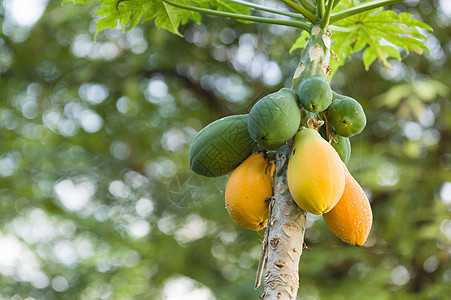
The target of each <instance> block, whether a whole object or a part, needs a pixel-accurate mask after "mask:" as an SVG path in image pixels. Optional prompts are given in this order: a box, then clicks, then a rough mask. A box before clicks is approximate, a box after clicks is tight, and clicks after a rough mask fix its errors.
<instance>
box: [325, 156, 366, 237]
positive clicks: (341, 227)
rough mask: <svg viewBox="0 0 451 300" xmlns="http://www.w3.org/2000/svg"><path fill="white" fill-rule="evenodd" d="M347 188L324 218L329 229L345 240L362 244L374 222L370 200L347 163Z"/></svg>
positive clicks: (344, 166)
mask: <svg viewBox="0 0 451 300" xmlns="http://www.w3.org/2000/svg"><path fill="white" fill-rule="evenodd" d="M343 168H344V170H345V189H344V192H343V195H342V196H341V198H340V200H339V201H338V203H337V205H335V207H334V208H333V209H332V210H331V211H330V212H328V213H325V214H323V219H324V221H325V222H326V224H327V226H328V227H329V229H330V230H331V231H332V232H333V233H334V234H335V235H336V236H338V237H339V238H341V239H342V240H343V241H344V242H346V243H348V244H351V245H357V246H362V245H363V243H364V242H365V241H366V239H367V237H368V235H369V233H370V230H371V224H372V223H373V213H372V212H371V206H370V202H369V201H368V198H367V197H366V195H365V192H364V191H363V189H362V187H361V186H360V184H359V183H358V182H357V181H356V180H355V179H354V177H352V175H351V173H349V171H348V169H347V168H346V165H345V164H344V163H343Z"/></svg>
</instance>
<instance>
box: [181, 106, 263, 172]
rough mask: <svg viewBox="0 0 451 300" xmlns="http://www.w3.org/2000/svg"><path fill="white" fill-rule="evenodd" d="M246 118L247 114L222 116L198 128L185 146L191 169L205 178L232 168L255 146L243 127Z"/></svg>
mask: <svg viewBox="0 0 451 300" xmlns="http://www.w3.org/2000/svg"><path fill="white" fill-rule="evenodd" d="M248 118H249V115H247V114H245V115H235V116H228V117H224V118H222V119H219V120H216V121H214V122H212V123H210V124H208V125H207V126H206V127H204V128H203V129H202V130H201V131H199V132H198V133H197V135H196V136H195V137H194V139H193V141H192V143H191V147H190V149H189V164H190V167H191V169H192V170H193V171H194V172H195V173H197V174H199V175H203V176H208V177H216V176H222V175H225V174H227V173H228V172H230V171H232V170H233V169H235V168H236V167H237V166H238V165H239V164H240V163H241V162H242V161H243V160H245V159H246V157H248V156H249V154H251V153H252V151H253V150H254V148H255V142H254V140H252V138H251V137H250V135H249V131H248V129H247V122H248Z"/></svg>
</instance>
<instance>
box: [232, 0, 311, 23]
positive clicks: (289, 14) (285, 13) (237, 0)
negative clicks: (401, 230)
mask: <svg viewBox="0 0 451 300" xmlns="http://www.w3.org/2000/svg"><path fill="white" fill-rule="evenodd" d="M227 1H229V2H232V3H236V4H241V5H244V6H247V7H252V8H255V9H258V10H261V11H266V12H270V13H273V14H278V15H282V16H287V17H292V18H295V19H303V17H302V16H301V15H299V14H296V13H292V12H289V11H279V10H277V9H274V8H270V7H267V6H263V5H259V4H255V3H252V2H247V1H242V0H227Z"/></svg>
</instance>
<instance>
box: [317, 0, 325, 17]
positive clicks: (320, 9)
mask: <svg viewBox="0 0 451 300" xmlns="http://www.w3.org/2000/svg"><path fill="white" fill-rule="evenodd" d="M324 1H325V0H318V1H317V6H316V8H317V11H318V16H319V17H320V18H322V17H323V16H324V11H325V4H324Z"/></svg>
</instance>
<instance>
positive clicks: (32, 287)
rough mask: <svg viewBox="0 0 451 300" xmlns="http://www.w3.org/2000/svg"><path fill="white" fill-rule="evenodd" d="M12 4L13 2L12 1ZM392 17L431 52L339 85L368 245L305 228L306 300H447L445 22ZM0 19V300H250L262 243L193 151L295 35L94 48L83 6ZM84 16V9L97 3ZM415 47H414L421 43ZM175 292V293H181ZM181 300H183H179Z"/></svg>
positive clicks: (231, 34) (441, 15) (450, 227)
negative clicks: (356, 107) (415, 27)
mask: <svg viewBox="0 0 451 300" xmlns="http://www.w3.org/2000/svg"><path fill="white" fill-rule="evenodd" d="M9 2H11V1H9ZM445 2H446V1H438V0H435V1H432V0H427V1H415V0H413V1H406V2H405V3H403V4H397V5H394V6H393V8H394V9H395V10H396V11H406V12H410V13H412V14H414V15H415V16H416V17H417V18H419V19H420V20H423V21H424V22H426V23H427V24H429V25H431V27H433V29H434V32H433V35H431V34H429V33H427V35H428V37H429V40H430V42H429V48H430V51H431V53H430V54H428V53H425V54H424V55H423V56H418V55H416V54H409V55H407V54H405V55H404V57H403V58H404V60H403V61H402V62H398V61H393V62H391V63H392V70H386V69H384V68H383V67H382V66H381V65H380V64H373V65H372V66H371V67H370V69H369V71H368V72H365V70H364V66H363V64H362V60H361V56H360V57H359V56H355V58H354V59H353V60H348V61H346V64H345V66H343V67H342V69H340V71H339V72H338V73H337V74H336V75H335V77H334V80H333V81H332V86H333V88H334V89H335V90H336V91H337V92H340V93H342V94H347V95H350V96H352V97H354V98H356V99H358V100H359V101H360V102H361V103H362V105H363V107H364V109H365V111H366V112H367V116H368V125H367V128H366V129H365V130H364V132H363V133H362V134H360V135H359V136H357V137H355V138H353V139H351V142H352V146H353V154H352V158H351V161H350V163H349V169H350V171H351V173H352V174H353V175H354V177H355V178H356V179H357V180H358V181H359V182H360V183H361V185H362V186H363V187H364V189H365V191H366V192H367V193H368V196H369V198H370V201H371V204H372V207H373V213H374V224H373V230H372V232H371V235H370V238H369V240H368V242H367V243H366V244H365V246H364V247H361V248H357V247H352V246H348V245H346V244H344V243H342V242H341V241H340V240H339V239H338V238H336V237H335V236H333V234H332V233H331V232H330V231H329V230H328V229H327V227H326V226H325V224H324V222H323V221H322V219H321V218H314V217H313V216H309V228H308V229H307V232H306V241H307V244H308V245H309V247H310V248H311V251H309V252H304V253H303V255H302V257H301V266H300V269H301V271H300V272H301V274H300V278H301V281H300V286H301V287H300V297H301V298H302V299H393V298H400V299H446V297H449V295H450V294H451V288H450V287H451V265H450V253H451V243H450V241H451V216H450V210H451V145H450V141H451V132H450V128H451V107H450V106H451V105H450V101H449V97H450V88H449V85H450V83H451V82H450V77H449V72H450V63H449V59H448V57H449V54H450V51H451V49H450V46H449V45H450V43H451V41H450V40H449V36H448V28H449V26H450V25H451V14H450V13H449V11H448V14H447V11H446V9H445ZM7 3H8V1H5V4H4V5H3V6H2V7H1V8H0V14H1V19H0V21H1V25H2V27H1V28H2V29H1V35H0V99H1V102H0V127H1V130H0V141H1V144H0V149H1V152H0V153H1V154H0V195H1V201H0V209H1V210H0V214H1V215H0V273H1V274H2V276H1V277H0V295H1V298H4V299H25V298H27V297H29V298H28V299H180V297H182V296H181V295H183V297H184V298H187V299H191V298H190V297H192V299H256V298H257V297H258V295H259V294H260V293H261V290H260V289H259V290H258V291H254V290H253V282H254V278H255V270H256V266H257V263H258V257H259V255H260V241H261V239H262V237H263V232H258V233H255V232H250V231H248V230H245V229H242V228H240V227H238V226H237V225H235V224H234V223H233V222H232V220H231V219H230V218H229V217H228V215H227V212H226V210H225V208H224V199H223V192H224V188H225V182H226V180H227V178H218V179H208V178H203V177H199V176H196V175H193V173H192V172H191V171H190V170H189V167H188V149H189V143H190V141H191V139H192V137H193V136H194V135H195V133H196V132H197V131H198V130H200V129H201V128H202V127H204V126H205V125H206V124H208V123H209V122H211V121H214V120H216V119H218V118H219V117H222V116H225V115H230V114H238V113H245V112H248V111H249V110H250V108H251V107H252V105H253V103H255V102H256V101H257V100H258V99H260V98H261V97H262V96H263V95H265V94H268V93H271V92H273V91H275V90H277V89H279V88H281V87H282V86H286V85H289V84H290V81H291V75H292V73H293V72H294V69H295V68H296V65H297V59H298V55H299V50H296V51H294V52H293V53H292V54H289V53H288V50H289V49H290V47H291V45H292V43H293V42H294V41H295V40H296V38H297V37H298V35H299V34H300V32H299V31H296V30H294V29H286V28H282V27H280V26H269V25H255V24H241V23H237V22H234V21H231V20H223V19H220V18H210V17H205V16H203V17H202V18H203V23H204V25H199V24H193V23H188V24H186V25H184V26H183V27H181V28H180V31H181V32H183V34H184V38H181V37H178V36H175V35H172V34H169V33H167V32H165V31H162V30H157V29H156V28H155V26H153V24H151V23H146V24H144V25H141V26H138V27H136V28H134V29H133V30H131V31H129V32H126V33H122V32H121V31H120V30H119V29H107V30H105V31H103V32H101V33H99V35H98V36H97V41H96V42H95V43H94V42H93V35H94V32H95V23H94V22H93V21H92V19H91V14H92V11H93V9H94V6H93V5H83V6H81V5H73V4H66V5H63V6H61V5H60V3H59V1H50V2H49V3H48V5H47V7H46V10H45V12H44V14H43V16H42V17H41V19H40V20H39V21H38V22H37V23H36V24H34V25H33V26H32V27H23V26H20V25H18V24H16V23H15V21H14V19H12V18H11V16H10V13H9V11H8V9H6V7H7ZM94 5H95V4H94ZM425 34H426V33H425ZM177 291H179V292H180V291H181V292H180V293H182V294H177ZM177 297H179V298H177Z"/></svg>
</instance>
